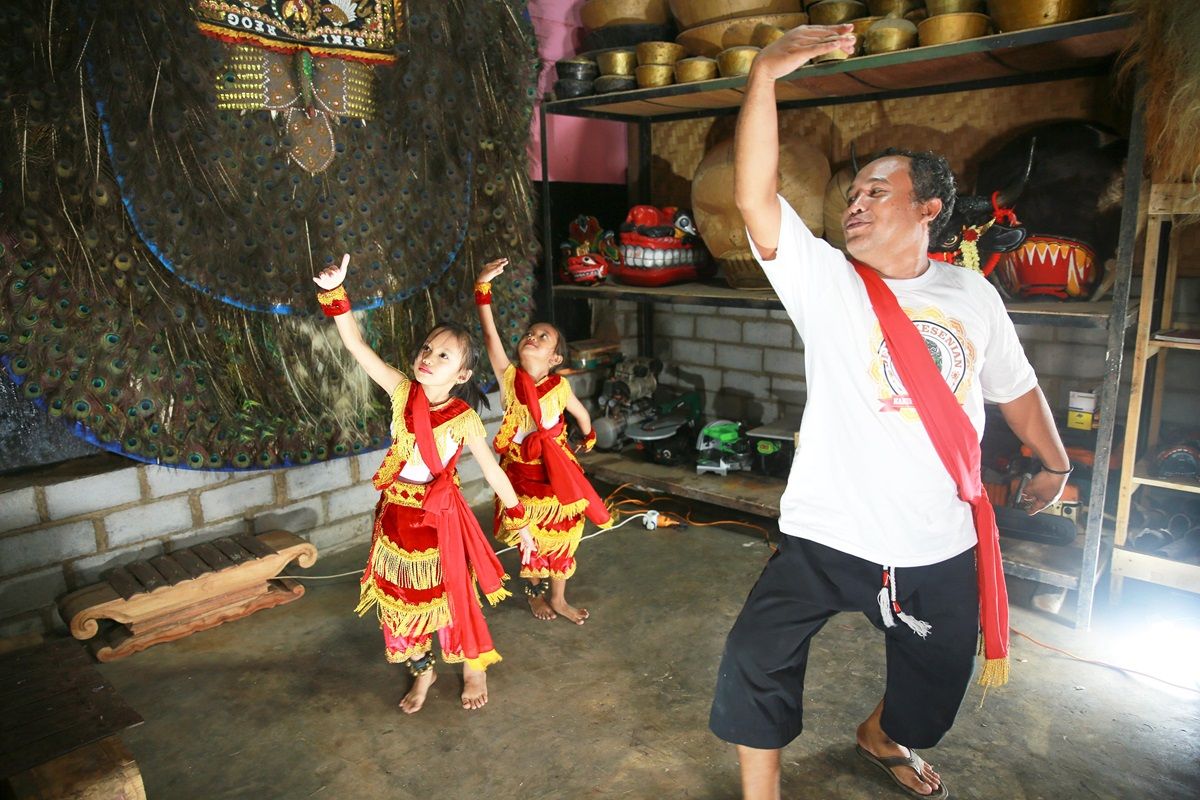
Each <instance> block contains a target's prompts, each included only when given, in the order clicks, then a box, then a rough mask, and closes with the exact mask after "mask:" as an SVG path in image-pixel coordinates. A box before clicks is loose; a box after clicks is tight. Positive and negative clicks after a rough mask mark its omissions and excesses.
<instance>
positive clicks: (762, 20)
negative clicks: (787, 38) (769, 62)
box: [675, 14, 808, 58]
mask: <svg viewBox="0 0 1200 800" xmlns="http://www.w3.org/2000/svg"><path fill="white" fill-rule="evenodd" d="M806 22H808V15H806V14H760V15H758V16H754V17H742V18H740V19H726V20H721V21H720V22H710V23H708V24H707V25H700V26H699V27H696V28H688V29H687V30H685V31H683V32H682V33H680V34H679V35H678V36H676V37H675V41H676V42H678V43H679V44H681V45H683V46H684V49H686V50H687V51H688V53H689V54H690V55H693V56H708V57H709V58H716V56H717V54H718V53H720V52H721V51H722V50H727V49H728V48H730V47H740V46H744V45H749V44H750V39H751V38H752V37H753V36H754V29H755V28H757V27H758V26H759V25H761V24H767V25H774V26H776V27H777V28H782V29H784V30H788V29H790V28H794V27H796V26H797V25H803V24H804V23H806ZM727 33H729V38H728V39H726V34H727Z"/></svg>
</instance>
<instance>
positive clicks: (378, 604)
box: [354, 576, 451, 638]
mask: <svg viewBox="0 0 1200 800" xmlns="http://www.w3.org/2000/svg"><path fill="white" fill-rule="evenodd" d="M372 608H374V609H375V610H376V614H377V616H378V617H379V624H380V625H384V626H387V629H388V630H389V631H391V632H392V634H394V635H395V636H405V637H408V638H412V637H414V636H421V635H423V634H426V633H433V632H434V631H436V630H437V629H438V628H444V627H446V626H447V625H449V624H450V622H451V619H450V605H449V603H448V602H447V601H446V598H445V597H439V598H438V599H437V600H431V601H429V602H428V603H422V604H421V605H418V606H414V605H410V604H408V603H405V602H402V601H400V600H396V599H395V598H393V597H389V596H388V595H387V594H385V593H384V592H383V591H381V590H380V589H379V588H378V587H377V586H376V585H375V580H374V576H372V577H371V578H369V579H368V580H367V582H366V583H364V584H363V586H362V592H361V594H360V595H359V601H358V606H357V607H356V608H355V609H354V612H355V613H356V614H358V615H359V616H360V617H361V616H363V615H365V614H366V613H367V612H368V611H370V610H371V609H372Z"/></svg>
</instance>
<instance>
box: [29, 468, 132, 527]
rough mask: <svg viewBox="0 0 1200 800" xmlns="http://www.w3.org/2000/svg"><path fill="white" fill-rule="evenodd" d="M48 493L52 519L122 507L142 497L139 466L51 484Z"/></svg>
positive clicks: (47, 507)
mask: <svg viewBox="0 0 1200 800" xmlns="http://www.w3.org/2000/svg"><path fill="white" fill-rule="evenodd" d="M45 492H46V510H47V511H48V512H49V514H50V519H52V520H55V519H66V518H67V517H74V516H77V515H79V514H87V513H90V512H92V511H99V510H100V509H103V508H115V507H117V506H123V505H126V504H127V503H132V502H135V501H136V500H140V499H141V496H142V488H141V485H140V483H139V481H138V470H137V467H129V468H127V469H118V470H113V471H112V472H106V473H104V474H103V475H93V476H91V477H89V478H78V479H76V480H73V481H63V482H62V483H55V484H51V485H49V486H47V487H46V488H45Z"/></svg>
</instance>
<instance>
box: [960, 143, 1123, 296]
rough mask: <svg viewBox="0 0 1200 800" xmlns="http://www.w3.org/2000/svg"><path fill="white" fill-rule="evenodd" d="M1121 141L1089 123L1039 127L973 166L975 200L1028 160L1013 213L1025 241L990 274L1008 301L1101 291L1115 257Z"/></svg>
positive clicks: (1005, 181) (1119, 203) (1105, 287)
mask: <svg viewBox="0 0 1200 800" xmlns="http://www.w3.org/2000/svg"><path fill="white" fill-rule="evenodd" d="M1125 150H1126V142H1125V140H1123V139H1120V138H1118V137H1117V136H1116V135H1115V134H1114V133H1113V132H1112V131H1110V130H1108V129H1107V128H1104V127H1102V126H1100V125H1095V124H1092V123H1089V122H1060V123H1054V124H1050V125H1043V126H1040V127H1038V128H1035V129H1034V130H1032V131H1030V132H1028V133H1026V134H1024V135H1022V136H1020V137H1018V138H1016V139H1014V140H1012V141H1010V142H1009V143H1008V144H1006V145H1004V147H1002V148H1001V149H1000V151H999V152H997V153H996V155H995V156H993V157H992V158H990V159H987V160H985V161H983V162H982V163H981V164H980V167H979V179H978V181H977V182H976V185H977V187H978V190H979V193H980V194H983V193H984V192H990V191H993V190H994V189H996V188H997V187H1000V186H1004V185H1007V184H1008V183H1010V182H1011V181H1012V176H1013V175H1014V174H1015V173H1017V172H1019V170H1021V169H1022V164H1023V163H1024V162H1025V161H1026V156H1025V153H1029V156H1028V163H1029V179H1028V181H1027V182H1026V184H1025V188H1024V191H1023V192H1022V193H1021V196H1020V198H1019V199H1016V200H1015V201H1014V203H1013V211H1014V212H1015V213H1016V215H1017V216H1018V217H1019V218H1020V219H1021V221H1022V222H1023V223H1024V225H1025V228H1026V229H1027V230H1028V231H1029V236H1028V237H1027V238H1026V239H1025V241H1024V242H1022V243H1021V245H1020V246H1019V247H1017V248H1015V249H1012V250H1011V252H1006V253H1005V255H1003V257H1001V259H1000V263H999V266H998V267H997V269H996V278H997V279H998V281H999V285H1000V288H1001V289H1002V290H1003V291H1004V292H1005V293H1007V294H1008V295H1010V296H1013V297H1022V298H1029V297H1052V298H1058V299H1060V300H1066V299H1073V300H1074V299H1077V300H1087V299H1089V298H1091V297H1092V296H1099V295H1101V294H1103V293H1104V291H1105V290H1106V289H1107V284H1105V283H1102V282H1101V278H1102V277H1103V273H1104V264H1105V262H1106V261H1107V260H1108V259H1109V258H1111V257H1112V256H1113V255H1114V253H1115V252H1116V242H1117V234H1118V229H1119V225H1120V217H1121V193H1122V190H1123V185H1124V162H1125Z"/></svg>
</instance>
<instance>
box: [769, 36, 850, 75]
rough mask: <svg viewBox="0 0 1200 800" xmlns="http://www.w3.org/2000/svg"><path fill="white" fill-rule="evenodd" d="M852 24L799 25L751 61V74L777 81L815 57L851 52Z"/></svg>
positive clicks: (848, 53)
mask: <svg viewBox="0 0 1200 800" xmlns="http://www.w3.org/2000/svg"><path fill="white" fill-rule="evenodd" d="M853 30H854V26H853V25H849V24H842V25H801V26H800V27H798V28H792V29H791V30H790V31H788V32H787V33H785V34H784V35H783V36H782V37H780V38H779V39H776V40H775V41H774V42H772V43H771V44H770V45H768V46H766V47H764V48H763V49H762V52H760V53H759V54H758V57H757V58H755V59H754V67H753V71H754V72H756V73H759V74H765V75H767V76H768V77H770V78H771V79H772V80H777V79H779V78H782V77H783V76H784V75H787V74H788V73H789V72H793V71H794V70H797V69H799V68H800V67H802V66H804V65H805V64H807V63H808V62H809V61H812V60H813V59H814V58H816V57H817V56H823V55H825V54H826V53H832V52H833V51H834V50H842V51H844V52H845V53H846V54H847V55H850V54H853V52H854V34H853V33H851V31H853Z"/></svg>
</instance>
